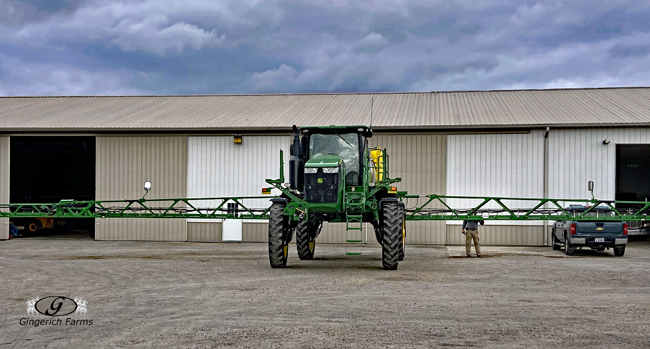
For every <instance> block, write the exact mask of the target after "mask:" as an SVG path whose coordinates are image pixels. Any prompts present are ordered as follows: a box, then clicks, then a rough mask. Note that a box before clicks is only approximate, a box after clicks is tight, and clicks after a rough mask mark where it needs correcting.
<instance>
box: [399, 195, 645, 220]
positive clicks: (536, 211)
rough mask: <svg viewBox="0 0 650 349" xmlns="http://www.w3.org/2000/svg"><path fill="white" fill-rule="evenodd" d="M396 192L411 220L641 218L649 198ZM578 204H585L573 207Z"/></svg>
mask: <svg viewBox="0 0 650 349" xmlns="http://www.w3.org/2000/svg"><path fill="white" fill-rule="evenodd" d="M398 195H399V197H400V199H401V200H402V201H403V202H404V203H405V204H406V219H407V220H412V221H426V220H491V221H499V220H503V221H538V220H579V221H644V220H647V219H648V218H649V217H648V215H649V214H650V202H646V201H614V200H597V199H546V198H508V197H479V196H447V195H436V194H430V195H408V194H406V193H403V192H400V193H399V194H398ZM578 206H579V207H585V206H586V207H587V208H586V209H572V207H578ZM621 206H624V207H625V208H620V207H621ZM458 207H463V208H458ZM617 207H619V208H617Z"/></svg>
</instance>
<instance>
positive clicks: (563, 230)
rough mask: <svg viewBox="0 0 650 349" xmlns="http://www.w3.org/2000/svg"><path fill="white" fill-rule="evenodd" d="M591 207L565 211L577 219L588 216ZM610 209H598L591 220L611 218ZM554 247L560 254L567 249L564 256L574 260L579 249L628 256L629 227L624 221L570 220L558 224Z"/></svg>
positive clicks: (553, 238) (569, 208)
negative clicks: (579, 216)
mask: <svg viewBox="0 0 650 349" xmlns="http://www.w3.org/2000/svg"><path fill="white" fill-rule="evenodd" d="M587 209H588V207H586V206H582V205H571V206H569V207H568V208H566V209H565V210H566V211H567V212H569V213H573V214H575V215H576V216H578V215H581V214H582V213H584V212H585V211H586V210H587ZM610 212H611V210H610V209H609V208H608V207H602V206H598V207H595V208H593V209H592V210H591V211H589V212H588V213H587V215H588V216H590V217H594V216H595V217H598V216H603V215H605V216H606V215H608V214H609V213H610ZM551 239H552V246H553V249H554V250H559V249H561V248H562V246H564V252H565V253H566V254H567V255H569V256H571V255H573V254H575V252H576V249H582V248H583V247H589V248H591V249H594V250H596V251H605V249H608V250H609V249H610V248H613V249H614V256H617V257H621V256H623V255H624V254H625V245H626V244H627V224H625V223H624V222H621V221H618V222H617V221H598V220H588V221H585V220H580V221H578V220H570V221H556V222H555V223H554V224H553V229H552V230H551Z"/></svg>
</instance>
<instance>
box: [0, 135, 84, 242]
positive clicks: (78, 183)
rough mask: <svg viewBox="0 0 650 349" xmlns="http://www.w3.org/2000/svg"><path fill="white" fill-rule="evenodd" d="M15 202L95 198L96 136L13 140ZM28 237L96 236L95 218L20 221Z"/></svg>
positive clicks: (16, 223)
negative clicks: (55, 235)
mask: <svg viewBox="0 0 650 349" xmlns="http://www.w3.org/2000/svg"><path fill="white" fill-rule="evenodd" d="M10 142H11V144H10V147H11V148H10V149H11V164H10V169H11V170H10V171H11V174H10V176H11V177H10V201H11V203H53V202H59V201H60V200H63V199H74V200H94V199H95V137H81V136H80V137H76V136H64V137H57V136H52V137H32V136H29V137H11V141H10ZM14 224H15V225H16V226H22V227H24V228H25V229H24V230H23V233H24V234H25V235H38V236H46V235H52V234H59V235H61V234H64V235H67V234H84V235H88V234H90V235H94V226H95V225H94V220H93V219H69V220H62V219H55V220H51V219H50V220H44V219H40V220H16V221H14Z"/></svg>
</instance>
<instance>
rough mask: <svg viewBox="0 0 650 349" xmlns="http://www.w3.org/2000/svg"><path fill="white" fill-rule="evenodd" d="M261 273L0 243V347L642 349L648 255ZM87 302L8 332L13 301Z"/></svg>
mask: <svg viewBox="0 0 650 349" xmlns="http://www.w3.org/2000/svg"><path fill="white" fill-rule="evenodd" d="M406 252H407V257H406V260H404V261H403V262H400V265H399V270H397V271H385V270H382V269H381V260H380V249H379V248H378V247H368V248H365V250H364V254H363V255H362V256H355V257H348V256H346V255H345V247H344V246H342V245H317V248H316V255H317V259H316V260H313V261H300V260H299V259H298V257H297V255H296V252H295V247H294V248H293V249H292V250H291V256H290V260H289V267H287V268H286V269H271V268H270V267H269V264H268V256H267V251H266V245H265V244H207V243H206V244H202V243H169V242H124V241H120V242H104V241H93V240H91V239H86V238H69V237H57V238H45V237H38V238H23V239H13V240H10V241H3V242H0V280H1V281H2V282H1V283H0V290H1V291H2V295H3V296H2V297H1V298H0V305H1V307H0V311H1V312H2V316H1V319H0V348H13V347H16V348H23V347H33V348H43V347H106V348H109V347H110V348H112V347H126V346H129V347H154V346H155V347H241V348H339V347H344V348H375V347H381V348H430V347H488V348H489V347H494V348H521V347H527V348H556V347H562V348H571V347H590V348H616V347H621V348H634V347H638V348H648V347H650V276H649V275H648V273H649V271H650V243H649V242H647V241H638V242H633V243H631V244H630V245H628V250H627V251H626V254H625V257H623V258H618V257H614V256H613V253H612V251H611V250H610V251H605V252H592V251H582V252H580V251H579V252H578V253H577V255H576V256H574V257H568V256H566V255H564V254H563V252H562V251H552V250H551V248H550V247H536V248H530V247H484V254H485V255H486V256H487V258H483V259H477V258H472V259H467V258H465V257H464V247H460V246H450V247H444V246H407V251H406ZM52 295H56V296H59V295H62V296H68V297H72V298H74V297H80V298H82V299H84V300H86V301H87V303H88V305H87V314H86V315H85V316H82V315H71V316H69V317H70V318H73V319H92V320H93V324H92V325H81V326H71V325H58V326H55V325H43V326H38V327H34V326H29V325H21V324H20V321H21V319H46V318H48V317H45V316H38V317H27V312H26V309H27V307H26V301H27V300H29V299H31V298H34V297H38V298H42V297H45V296H52Z"/></svg>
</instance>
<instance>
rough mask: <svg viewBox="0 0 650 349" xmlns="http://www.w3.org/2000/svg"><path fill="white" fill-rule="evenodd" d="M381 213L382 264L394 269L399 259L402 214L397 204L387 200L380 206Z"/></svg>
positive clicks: (386, 267) (385, 267)
mask: <svg viewBox="0 0 650 349" xmlns="http://www.w3.org/2000/svg"><path fill="white" fill-rule="evenodd" d="M381 210H382V212H381V214H382V216H383V217H382V218H383V219H382V244H381V252H382V253H381V254H382V264H383V266H384V269H388V270H396V269H397V264H398V260H399V252H400V250H401V246H400V236H401V235H402V215H401V214H400V210H399V207H398V204H397V203H396V202H395V203H394V202H387V203H385V204H383V205H382V207H381Z"/></svg>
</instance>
